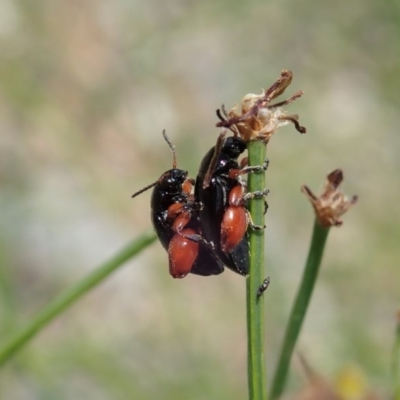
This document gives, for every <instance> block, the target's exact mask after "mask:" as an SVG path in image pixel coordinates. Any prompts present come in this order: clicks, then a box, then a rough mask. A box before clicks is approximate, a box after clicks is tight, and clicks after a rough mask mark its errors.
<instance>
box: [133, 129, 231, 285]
mask: <svg viewBox="0 0 400 400" xmlns="http://www.w3.org/2000/svg"><path fill="white" fill-rule="evenodd" d="M163 135H164V138H165V140H166V142H167V143H168V145H169V147H170V149H171V151H172V153H173V163H172V169H170V170H168V171H166V172H164V173H163V174H162V175H161V177H160V178H159V179H158V180H157V181H156V182H153V183H151V184H150V185H148V186H146V187H145V188H143V189H141V190H139V191H138V192H136V193H134V194H133V195H132V197H135V196H137V195H139V194H141V193H143V192H144V191H146V190H148V189H150V188H152V187H154V189H153V193H152V196H151V220H152V223H153V226H154V229H155V231H156V233H157V236H158V238H159V240H160V242H161V244H162V246H163V247H164V248H165V249H166V250H167V252H168V259H169V272H170V274H171V276H172V277H174V278H183V277H185V276H186V275H187V274H188V273H189V272H191V273H193V274H197V275H203V276H208V275H217V274H220V273H221V272H223V270H224V267H223V265H222V262H221V261H219V260H218V259H217V257H216V256H215V255H214V253H213V250H212V247H211V245H210V244H209V243H207V242H206V241H205V240H204V239H203V238H202V236H201V235H200V233H199V229H200V227H199V218H198V212H199V210H200V209H201V207H202V205H201V204H200V203H199V202H197V201H195V200H194V196H193V194H192V189H193V184H194V180H193V179H190V178H188V172H187V171H184V170H181V169H177V168H176V155H175V147H174V146H173V145H172V143H171V142H170V141H169V139H168V137H167V135H166V133H165V131H163Z"/></svg>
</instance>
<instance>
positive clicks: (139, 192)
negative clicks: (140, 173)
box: [131, 181, 158, 198]
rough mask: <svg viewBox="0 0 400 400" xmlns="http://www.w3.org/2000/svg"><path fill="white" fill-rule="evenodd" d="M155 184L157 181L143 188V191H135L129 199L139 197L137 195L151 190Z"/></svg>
mask: <svg viewBox="0 0 400 400" xmlns="http://www.w3.org/2000/svg"><path fill="white" fill-rule="evenodd" d="M157 183H158V181H155V182H153V183H150V185H147V186H145V187H144V188H143V189H140V190H139V191H137V192H136V193H133V195H132V196H131V197H132V198H133V197H136V196H137V195H139V194H141V193H143V192H145V191H146V190H148V189H150V188H152V187H153V186H156V185H157Z"/></svg>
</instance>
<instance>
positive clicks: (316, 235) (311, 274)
mask: <svg viewBox="0 0 400 400" xmlns="http://www.w3.org/2000/svg"><path fill="white" fill-rule="evenodd" d="M328 233H329V228H324V227H322V226H321V225H320V224H319V223H318V221H315V222H314V230H313V234H312V239H311V245H310V250H309V252H308V258H307V262H306V266H305V269H304V272H303V278H302V281H301V284H300V287H299V290H298V292H297V295H296V299H295V301H294V304H293V308H292V311H291V314H290V318H289V322H288V325H287V327H286V332H285V337H284V340H283V345H282V349H281V353H280V356H279V361H278V365H277V368H276V370H275V375H274V377H273V380H272V387H271V393H270V398H271V400H275V399H278V398H279V397H280V396H281V394H282V392H283V390H284V388H285V384H286V378H287V373H288V369H289V365H290V359H291V357H292V354H293V349H294V347H295V345H296V342H297V339H298V337H299V333H300V330H301V326H302V324H303V321H304V317H305V315H306V311H307V307H308V304H309V302H310V298H311V295H312V292H313V289H314V285H315V281H316V279H317V276H318V271H319V266H320V264H321V259H322V255H323V253H324V248H325V243H326V239H327V237H328Z"/></svg>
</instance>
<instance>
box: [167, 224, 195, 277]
mask: <svg viewBox="0 0 400 400" xmlns="http://www.w3.org/2000/svg"><path fill="white" fill-rule="evenodd" d="M182 233H183V234H185V235H194V234H196V232H195V231H194V230H193V229H184V230H183V231H182ZM198 252H199V243H196V242H193V241H192V240H190V239H187V238H185V237H183V236H181V235H174V237H173V238H172V239H171V241H170V242H169V246H168V258H169V273H170V275H171V276H172V277H173V278H184V277H185V276H186V275H187V274H188V273H189V272H190V271H191V270H192V267H193V264H194V262H195V260H196V258H197V254H198Z"/></svg>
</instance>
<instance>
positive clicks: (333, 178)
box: [301, 169, 357, 228]
mask: <svg viewBox="0 0 400 400" xmlns="http://www.w3.org/2000/svg"><path fill="white" fill-rule="evenodd" d="M342 180H343V172H342V170H341V169H335V170H334V171H332V172H331V173H330V174H329V175H328V176H327V180H326V183H325V187H324V189H323V192H322V194H321V195H320V196H319V197H317V196H315V194H314V193H313V192H312V191H311V190H310V189H309V188H308V187H307V186H305V185H304V186H302V188H301V190H302V192H303V193H305V195H306V196H307V197H308V199H309V200H310V202H311V204H312V206H313V207H314V210H315V214H316V217H317V218H318V221H319V223H320V224H321V225H322V226H324V227H326V228H328V227H330V226H340V225H342V220H341V219H340V217H341V216H342V215H343V214H344V213H345V212H346V211H347V210H348V209H349V208H350V207H351V206H352V205H353V204H354V203H356V201H357V196H353V197H352V198H351V199H349V198H347V197H346V196H345V195H344V194H343V193H342V192H341V191H340V190H339V188H338V187H339V185H340V183H341V182H342Z"/></svg>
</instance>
